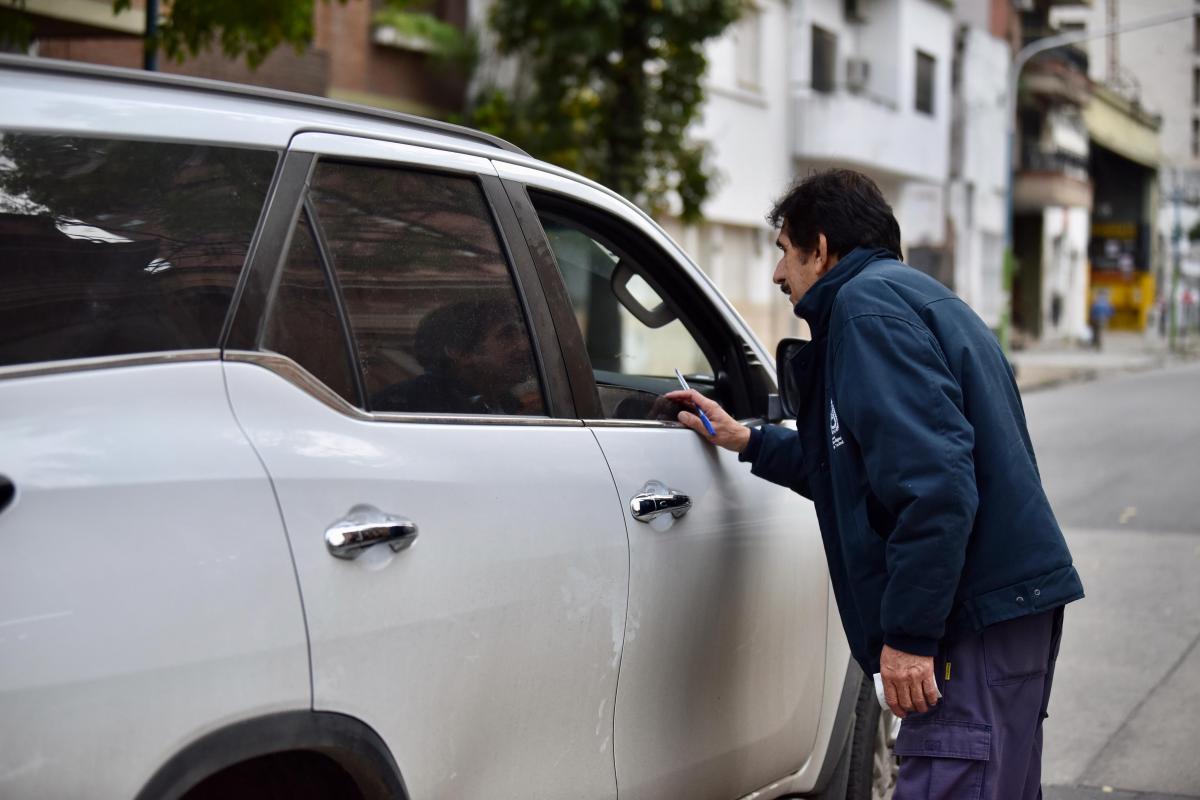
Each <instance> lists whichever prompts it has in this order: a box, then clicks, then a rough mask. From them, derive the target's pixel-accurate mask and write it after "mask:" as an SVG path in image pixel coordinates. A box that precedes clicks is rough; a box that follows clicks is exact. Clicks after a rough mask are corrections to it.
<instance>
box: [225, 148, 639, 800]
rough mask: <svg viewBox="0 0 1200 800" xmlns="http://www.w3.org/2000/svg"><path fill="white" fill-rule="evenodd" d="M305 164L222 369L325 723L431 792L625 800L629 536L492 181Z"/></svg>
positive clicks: (419, 162) (364, 160) (390, 164)
mask: <svg viewBox="0 0 1200 800" xmlns="http://www.w3.org/2000/svg"><path fill="white" fill-rule="evenodd" d="M288 159H289V162H288V165H287V166H286V167H285V171H287V170H288V169H290V170H291V172H292V173H293V178H292V180H293V182H294V183H296V184H297V186H298V188H299V189H300V191H298V193H297V196H296V198H295V200H293V201H292V203H291V205H290V206H289V207H287V208H286V209H285V208H281V207H277V208H276V209H275V210H274V211H275V213H276V214H277V215H279V218H278V219H277V220H276V225H277V226H279V227H283V228H288V227H290V230H291V233H290V235H289V236H288V238H287V241H286V243H285V244H283V245H281V248H282V250H281V253H280V256H281V257H280V258H275V259H272V258H266V257H264V261H265V262H267V266H268V269H267V270H265V272H264V273H263V274H259V275H258V277H257V278H256V279H254V280H251V281H250V282H249V283H248V285H247V289H246V292H245V298H244V303H243V308H242V309H241V310H239V318H238V320H237V321H236V322H235V325H234V331H233V334H232V337H233V339H232V341H233V342H235V343H236V345H235V349H231V350H229V351H227V353H226V371H227V380H228V384H229V392H230V397H231V401H232V404H233V407H234V409H235V412H236V414H237V417H238V420H239V421H240V423H241V425H242V426H243V428H244V429H245V431H246V433H247V435H248V437H249V438H250V440H251V441H252V442H253V443H254V446H255V447H256V448H257V450H258V453H259V455H260V456H261V458H262V459H263V462H264V463H265V465H266V468H267V470H268V472H269V473H270V475H271V478H272V480H273V482H274V486H275V489H276V492H277V494H278V499H279V504H280V507H281V509H282V512H283V517H284V522H285V524H286V527H287V532H288V536H289V540H290V542H291V546H292V550H293V553H294V556H295V563H296V569H297V573H298V577H299V582H300V587H301V591H302V593H303V600H304V610H305V614H306V618H307V623H308V630H309V636H310V641H311V652H312V680H313V703H314V706H315V707H316V708H317V709H319V710H325V711H337V712H341V713H345V714H350V715H353V716H355V717H358V718H360V719H362V720H363V721H365V722H366V723H367V724H368V725H370V726H371V727H372V728H374V729H375V731H377V732H378V733H379V734H380V735H381V736H382V737H383V739H384V740H385V741H386V742H387V744H388V746H389V747H390V749H391V752H392V754H393V755H394V757H395V759H396V761H397V763H398V765H399V767H400V769H401V772H402V774H403V778H404V780H405V782H406V784H407V788H408V790H409V793H410V795H411V796H413V797H422V798H468V797H546V798H557V797H567V796H570V797H583V798H590V797H606V798H607V797H612V796H613V794H614V793H615V790H616V787H615V784H614V776H613V741H612V737H613V713H614V699H615V693H616V680H617V670H618V664H619V659H620V651H621V644H622V636H623V626H624V620H625V612H626V596H627V590H628V560H627V559H628V544H627V540H626V532H625V526H624V522H623V520H622V518H621V515H620V513H619V511H618V509H617V501H616V496H615V493H614V488H613V482H612V478H611V476H610V474H609V472H608V468H607V465H606V464H605V462H604V458H603V455H602V453H601V451H600V449H599V447H598V445H597V443H596V441H595V438H594V437H593V435H592V432H591V431H590V430H589V429H588V428H587V427H585V426H584V425H582V423H581V422H580V421H579V420H578V419H572V418H571V413H570V410H569V409H570V407H571V401H570V397H569V396H568V395H567V394H565V393H564V390H563V388H562V387H563V386H564V385H565V378H564V377H563V376H562V363H561V356H560V355H559V354H558V351H557V345H556V343H555V342H554V341H553V338H552V336H551V337H550V338H549V339H547V338H546V337H545V335H544V334H545V331H546V330H552V328H550V327H549V325H548V322H547V321H546V320H545V319H544V316H545V307H544V301H543V300H542V297H541V292H540V287H539V286H538V285H537V281H536V280H534V281H529V280H527V279H526V278H525V277H524V276H523V274H522V271H523V269H525V267H524V266H523V264H525V263H526V262H527V261H528V253H527V252H524V251H523V247H524V242H520V247H514V248H509V247H507V246H506V244H505V235H504V232H503V230H504V229H503V227H502V225H501V224H499V223H498V215H499V217H503V216H504V215H507V216H509V217H511V216H512V209H511V207H507V208H505V206H506V204H507V200H506V199H505V196H504V194H503V191H502V190H501V189H500V187H499V181H498V179H497V178H496V176H495V173H494V169H493V167H492V166H491V165H490V163H489V162H488V161H487V160H486V159H482V158H476V157H473V156H469V155H461V154H455V153H448V152H444V151H438V150H433V149H427V148H420V147H415V146H409V145H402V144H392V143H386V142H379V141H372V140H365V139H357V138H353V137H346V136H333V135H326V134H315V133H312V134H302V135H299V136H297V137H296V138H295V139H294V141H293V144H292V147H291V150H290V152H289V155H288ZM280 182H281V184H283V183H286V182H287V177H286V176H285V178H284V179H281V181H280ZM497 200H498V201H500V205H499V206H497V205H495V202H496V201H497ZM293 220H294V223H293ZM514 256H516V257H517V260H515V261H514ZM522 259H523V260H522ZM272 262H279V263H280V264H281V266H280V267H279V271H278V273H274V272H273V268H274V265H273V263H272Z"/></svg>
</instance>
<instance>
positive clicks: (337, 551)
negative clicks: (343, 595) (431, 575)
mask: <svg viewBox="0 0 1200 800" xmlns="http://www.w3.org/2000/svg"><path fill="white" fill-rule="evenodd" d="M416 538H417V523H415V522H413V521H412V520H408V519H405V518H404V517H398V516H396V515H395V514H388V513H386V512H383V511H380V510H379V509H378V508H375V506H369V505H357V506H355V507H354V508H352V509H350V511H349V513H347V514H346V516H344V517H342V518H341V519H339V520H338V521H337V522H335V523H333V524H332V525H330V526H329V527H328V528H326V529H325V547H327V548H328V549H329V553H330V555H333V556H335V557H337V558H358V555H359V553H361V552H362V551H363V550H366V549H367V548H368V547H373V546H375V545H377V544H383V543H384V542H386V543H387V545H388V547H390V548H392V551H393V552H396V553H398V552H400V551H401V550H403V549H404V548H406V547H408V546H409V545H411V544H412V543H413V542H414V541H416Z"/></svg>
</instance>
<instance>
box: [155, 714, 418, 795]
mask: <svg viewBox="0 0 1200 800" xmlns="http://www.w3.org/2000/svg"><path fill="white" fill-rule="evenodd" d="M305 751H307V752H312V753H315V754H318V755H321V756H325V757H326V758H329V759H330V760H332V761H333V762H334V763H335V764H337V765H338V766H339V767H341V768H342V769H343V770H345V771H346V772H347V773H348V774H349V776H350V777H351V778H352V779H353V781H354V782H355V784H356V785H357V787H358V789H359V791H360V793H361V795H362V797H363V798H364V799H365V800H376V799H377V798H379V799H380V800H382V798H401V799H402V800H407V798H408V796H409V795H408V791H407V788H406V787H405V784H404V779H403V777H402V775H401V773H400V769H399V767H398V766H397V764H396V760H395V759H394V758H393V757H392V754H391V751H390V750H389V749H388V747H387V744H386V743H385V742H384V741H383V739H382V738H381V737H380V736H379V734H378V733H376V732H375V731H374V730H373V729H372V728H371V727H370V726H369V725H367V724H366V723H365V722H363V721H361V720H359V719H357V718H355V717H351V716H348V715H346V714H339V713H335V712H326V711H308V710H303V711H284V712H278V713H274V714H267V715H263V716H259V717H253V718H250V719H245V720H239V721H237V722H234V723H231V724H229V725H225V726H222V727H221V728H218V729H217V730H214V731H210V732H208V733H206V734H204V735H202V736H200V737H199V738H197V739H195V740H194V741H192V742H190V743H189V744H187V745H186V746H184V747H183V748H182V749H180V750H178V751H177V752H176V753H174V754H173V755H172V756H171V757H170V758H169V759H167V760H166V761H165V762H164V763H163V764H162V765H161V766H160V767H159V768H158V769H157V770H156V771H155V772H154V774H153V775H152V776H151V777H150V779H149V780H147V781H146V783H145V784H144V785H143V786H142V789H141V791H139V792H138V794H137V795H136V798H135V800H178V798H181V797H183V796H184V795H185V794H187V792H188V791H190V790H191V789H193V788H195V787H196V786H198V785H199V784H200V783H202V782H203V781H205V780H206V779H208V778H210V777H212V776H214V775H217V774H218V773H220V772H222V771H223V770H226V769H229V768H230V767H234V766H237V765H239V764H242V763H243V762H246V761H249V760H251V759H255V758H260V757H263V756H271V755H275V754H280V753H292V752H305Z"/></svg>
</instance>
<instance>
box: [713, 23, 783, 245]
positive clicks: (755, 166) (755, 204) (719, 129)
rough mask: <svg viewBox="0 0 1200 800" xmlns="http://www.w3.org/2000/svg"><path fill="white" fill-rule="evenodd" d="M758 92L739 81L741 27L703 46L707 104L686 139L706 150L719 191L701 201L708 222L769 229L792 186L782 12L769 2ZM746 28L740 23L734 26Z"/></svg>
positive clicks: (762, 30) (761, 38) (761, 34)
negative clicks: (776, 205) (775, 207)
mask: <svg viewBox="0 0 1200 800" xmlns="http://www.w3.org/2000/svg"><path fill="white" fill-rule="evenodd" d="M758 22H759V25H760V27H759V35H758V38H759V42H760V52H759V56H760V63H759V67H760V76H759V81H758V87H757V88H754V87H751V86H747V85H746V84H744V83H739V81H738V69H737V49H738V46H739V44H745V42H739V41H738V38H739V37H738V34H739V33H742V31H741V30H739V27H737V26H735V28H734V29H732V30H731V31H729V32H728V33H726V35H725V36H722V37H721V38H720V39H719V40H717V41H715V42H713V43H712V45H711V46H710V47H709V48H708V50H707V54H708V57H709V67H708V73H707V74H706V76H705V79H704V89H705V93H706V95H707V99H706V101H705V103H704V106H703V109H702V116H701V119H700V122H699V124H697V125H696V126H694V128H693V129H692V131H691V132H690V133H691V135H693V136H695V137H696V138H698V139H701V140H703V141H704V142H706V143H707V144H708V145H709V148H710V153H709V155H710V161H709V164H710V166H711V167H712V168H713V169H714V171H715V173H716V176H717V188H716V192H715V193H713V194H712V195H711V196H710V197H709V199H708V201H707V202H706V203H705V204H704V216H705V218H706V219H709V220H713V221H716V222H722V223H732V224H737V225H748V226H754V227H757V228H764V229H765V227H766V222H765V221H764V216H765V215H766V213H767V212H768V211H769V210H770V207H771V202H772V201H773V200H774V199H775V198H776V197H777V196H778V195H780V194H782V193H783V191H784V190H785V189H786V188H787V186H788V184H789V183H790V182H791V178H792V169H791V157H790V153H789V152H788V142H789V138H788V120H789V115H788V106H787V64H788V35H787V34H788V31H787V9H786V6H785V4H784V3H783V2H780V1H779V0H772V1H771V2H763V3H761V4H760V5H759V11H758ZM746 24H749V23H747V22H746V21H743V22H741V23H739V24H738V26H742V25H746Z"/></svg>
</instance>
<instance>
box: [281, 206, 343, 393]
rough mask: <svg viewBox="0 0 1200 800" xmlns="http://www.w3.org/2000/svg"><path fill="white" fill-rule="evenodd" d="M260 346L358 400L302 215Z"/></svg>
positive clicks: (334, 313) (339, 329) (339, 326)
mask: <svg viewBox="0 0 1200 800" xmlns="http://www.w3.org/2000/svg"><path fill="white" fill-rule="evenodd" d="M262 347H263V349H266V350H273V351H275V352H276V353H280V354H281V355H285V356H288V357H290V358H291V359H292V360H294V361H295V362H296V363H298V364H300V365H301V366H303V367H304V368H305V369H307V370H308V371H309V372H311V373H312V374H313V375H314V376H316V377H317V378H319V379H321V380H322V381H324V383H325V384H326V385H327V386H328V387H329V388H330V389H333V390H334V391H335V392H337V393H338V394H340V395H341V396H342V397H344V398H346V399H347V400H349V401H350V402H351V403H355V404H357V403H358V392H357V390H356V389H355V387H354V379H353V377H352V374H351V372H350V369H351V366H350V353H349V350H348V349H347V344H346V337H345V336H344V334H343V331H342V323H341V320H340V319H339V318H338V313H337V309H336V308H335V306H334V303H333V291H332V288H331V286H330V284H329V278H328V276H327V275H326V273H325V270H324V268H323V267H322V265H321V260H320V258H319V257H318V255H317V248H316V246H315V244H314V242H313V235H312V229H311V227H310V226H309V223H308V216H307V215H305V214H301V216H300V221H299V222H298V223H297V224H296V230H295V231H294V232H293V235H292V244H291V249H290V250H289V251H288V259H287V263H286V264H285V265H284V268H283V274H282V275H280V277H279V286H278V288H277V289H276V290H275V297H274V299H273V300H272V302H271V308H270V311H269V312H268V314H267V323H266V325H265V326H264V327H263V341H262Z"/></svg>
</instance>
